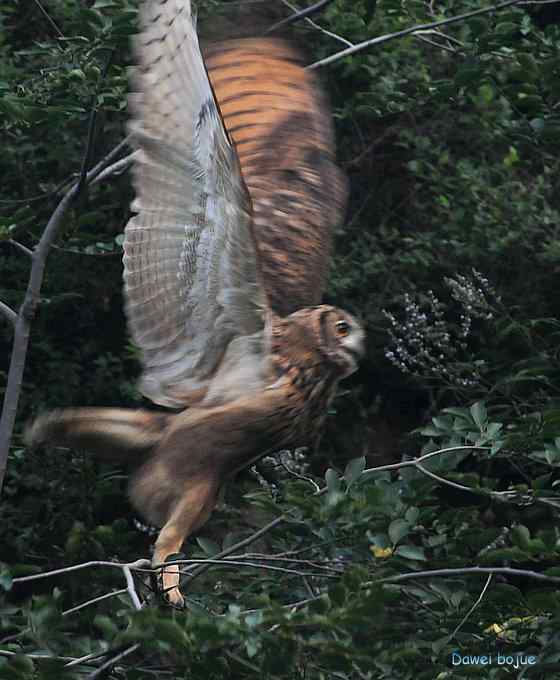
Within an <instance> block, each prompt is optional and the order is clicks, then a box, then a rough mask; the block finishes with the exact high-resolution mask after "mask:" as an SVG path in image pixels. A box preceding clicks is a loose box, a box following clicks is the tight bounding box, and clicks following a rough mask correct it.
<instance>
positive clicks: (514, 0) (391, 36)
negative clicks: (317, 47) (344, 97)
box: [307, 0, 522, 69]
mask: <svg viewBox="0 0 560 680" xmlns="http://www.w3.org/2000/svg"><path fill="white" fill-rule="evenodd" d="M521 1H522V0H507V2H502V3H500V4H498V5H492V6H490V7H483V8H481V9H476V10H473V11H472V12H465V13H464V14H459V15H457V16H455V17H450V18H449V19H441V20H439V21H432V22H431V23H429V24H419V25H417V26H411V27H410V28H405V29H404V30H402V31H396V32H395V33H388V34H386V35H381V36H378V37H377V38H370V39H369V40H364V42H361V43H358V44H357V45H354V46H353V47H348V48H347V49H345V50H341V51H340V52H336V53H335V54H331V55H330V56H329V57H325V58H324V59H319V61H316V62H315V63H313V64H310V65H309V66H308V67H307V68H308V69H315V68H319V67H320V66H326V65H327V64H332V63H333V62H334V61H338V60H339V59H344V58H345V57H349V56H350V55H351V54H355V53H356V52H361V51H362V50H365V49H366V48H368V47H372V46H373V45H381V44H383V43H386V42H389V41H390V40H396V39H397V38H404V37H405V36H407V35H412V34H414V33H418V32H420V31H426V30H429V29H431V28H438V27H439V26H448V25H449V24H455V23H457V22H459V21H465V20H466V19H470V18H471V17H475V16H480V15H481V14H490V13H491V12H498V11H500V10H502V9H505V8H506V7H513V6H514V5H519V4H520V3H521Z"/></svg>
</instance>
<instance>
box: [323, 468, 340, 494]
mask: <svg viewBox="0 0 560 680" xmlns="http://www.w3.org/2000/svg"><path fill="white" fill-rule="evenodd" d="M325 482H326V483H327V489H328V490H329V493H334V492H336V491H340V477H339V476H338V472H337V471H336V470H333V469H332V468H329V469H328V470H327V471H326V472H325Z"/></svg>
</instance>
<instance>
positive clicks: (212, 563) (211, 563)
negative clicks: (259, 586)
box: [142, 558, 339, 578]
mask: <svg viewBox="0 0 560 680" xmlns="http://www.w3.org/2000/svg"><path fill="white" fill-rule="evenodd" d="M191 564H201V565H205V566H206V565H208V567H230V566H232V567H252V568H253V569H263V570H265V571H278V572H281V573H283V574H294V575H295V576H315V577H317V578H338V577H339V574H321V573H316V572H307V571H299V569H288V568H286V567H274V566H273V565H271V564H258V563H256V562H246V561H245V560H233V559H228V560H222V559H214V558H209V559H200V560H198V559H186V560H169V562H164V563H163V564H154V566H153V568H152V569H149V570H142V571H155V570H157V569H164V568H166V567H170V566H172V565H179V566H180V565H191ZM181 573H182V574H190V573H191V572H190V571H181Z"/></svg>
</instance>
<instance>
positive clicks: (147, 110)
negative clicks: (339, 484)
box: [26, 0, 363, 606]
mask: <svg viewBox="0 0 560 680" xmlns="http://www.w3.org/2000/svg"><path fill="white" fill-rule="evenodd" d="M140 21H141V33H140V35H139V36H138V37H137V38H136V39H135V42H134V46H135V51H136V58H137V62H138V66H137V67H135V69H134V70H133V80H132V82H133V87H134V90H135V94H133V95H132V96H131V98H130V106H131V110H132V122H131V125H130V127H131V131H132V135H133V139H134V144H135V145H136V147H137V149H138V152H139V153H138V160H137V162H136V164H135V169H134V184H135V188H136V199H135V201H134V203H133V210H134V212H135V213H136V214H135V216H134V217H133V218H132V219H131V220H130V222H129V223H128V225H127V227H126V236H125V242H124V251H125V254H124V280H125V297H126V312H127V316H128V322H129V326H130V330H131V333H132V337H133V339H134V341H135V343H136V344H137V345H138V346H139V347H140V349H141V351H142V361H143V365H144V371H143V375H142V379H141V384H140V388H141V390H142V392H143V393H144V395H145V396H147V397H148V398H149V399H151V400H152V401H154V402H156V403H158V404H162V405H163V406H168V407H172V408H183V409H184V407H185V406H193V408H187V409H184V410H183V411H182V412H181V413H178V414H160V413H150V412H145V411H126V410H123V409H66V410H62V411H55V412H52V413H47V414H45V415H43V416H41V417H39V418H38V419H37V420H36V421H35V422H34V423H33V424H32V425H30V427H29V428H28V430H27V432H26V441H27V442H28V443H30V444H32V445H38V444H41V443H45V442H49V443H51V444H52V443H55V444H56V443H58V444H61V445H63V446H79V447H82V446H83V447H85V448H87V449H89V450H92V451H94V452H96V453H98V454H100V455H106V456H108V457H109V458H111V459H116V458H119V459H121V460H128V461H130V462H131V463H136V464H137V469H136V471H135V473H134V475H133V477H132V479H131V484H130V489H129V493H130V496H131V499H132V502H133V503H134V505H135V506H136V507H137V508H138V509H139V510H140V511H141V512H142V513H143V515H144V517H146V518H147V519H148V521H150V522H152V523H155V524H158V525H160V526H162V527H163V528H162V530H161V532H160V534H159V537H158V539H157V541H156V546H155V552H154V557H153V561H154V564H162V563H163V562H164V561H165V560H166V559H167V558H168V557H169V556H170V555H172V554H174V553H177V552H178V551H179V550H180V548H181V544H182V543H183V541H184V540H185V538H186V537H187V536H189V535H190V534H191V533H192V532H193V531H196V530H197V529H198V528H199V527H200V526H202V525H203V524H204V522H205V521H206V519H207V518H208V516H209V515H210V513H211V512H212V509H213V507H214V505H215V502H216V494H217V492H218V489H219V488H220V486H221V485H222V484H223V482H224V481H225V480H226V479H227V478H228V477H230V476H232V475H233V474H235V473H236V471H238V470H240V469H242V468H243V467H247V466H248V465H251V464H252V463H253V462H254V461H255V460H258V458H259V457H261V456H263V455H265V454H266V453H267V452H273V451H276V450H278V449H279V448H282V447H288V446H289V447H291V446H299V445H302V444H306V443H309V442H310V441H316V440H317V437H318V434H319V431H320V428H321V423H322V422H323V420H324V416H325V414H326V412H327V409H328V405H329V403H330V401H331V399H332V398H333V396H334V394H335V391H336V387H337V384H338V382H339V380H342V379H343V378H344V377H346V376H347V375H350V373H352V372H354V371H355V370H356V368H357V361H358V359H359V358H360V356H361V355H362V354H363V331H362V329H361V328H360V325H359V323H358V322H357V321H356V320H355V319H354V318H353V317H352V316H351V315H349V314H347V313H346V312H343V311H342V310H337V309H336V308H334V307H330V306H326V305H318V303H319V302H320V301H321V296H322V293H323V289H324V283H325V272H326V265H327V256H328V251H329V245H330V238H331V231H332V228H333V226H334V225H335V224H336V223H337V222H339V221H341V219H342V213H343V209H344V204H345V200H346V183H345V181H344V179H343V176H342V174H341V172H340V171H339V170H338V168H337V167H336V166H335V164H334V143H333V133H332V125H331V121H330V117H329V114H328V112H327V108H326V106H325V103H324V101H323V98H322V95H321V93H320V90H319V88H318V86H317V83H316V82H315V79H314V77H313V76H312V75H311V74H310V73H309V72H307V71H305V69H304V68H303V66H302V64H301V59H300V56H299V54H298V53H297V52H296V51H295V50H294V49H293V48H292V47H290V46H289V45H287V44H286V43H285V42H283V41H280V40H276V39H269V38H266V39H265V38H261V39H247V40H234V41H227V42H223V43H219V44H217V45H213V46H209V47H208V48H207V50H206V58H207V67H208V74H207V71H206V68H205V65H204V62H203V59H202V56H201V53H200V48H199V44H198V39H197V36H196V33H195V29H194V24H193V20H192V16H191V6H190V2H188V0H148V1H146V2H144V3H143V4H142V5H141V9H140ZM209 78H210V80H209ZM210 81H211V82H212V86H211V85H210ZM214 93H215V94H214ZM282 317H283V318H282ZM197 405H198V406H199V407H198V408H197ZM162 586H163V589H164V590H165V591H166V592H167V597H168V598H169V600H170V601H171V602H173V603H174V604H176V605H178V606H179V605H180V604H181V603H182V602H183V598H182V595H181V593H180V591H179V587H178V586H179V572H178V567H177V566H173V567H170V568H169V569H167V571H166V572H165V573H164V574H163V576H162Z"/></svg>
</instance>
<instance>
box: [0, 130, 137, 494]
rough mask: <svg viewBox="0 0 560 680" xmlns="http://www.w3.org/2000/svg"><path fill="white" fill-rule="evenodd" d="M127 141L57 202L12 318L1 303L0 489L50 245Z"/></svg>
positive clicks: (119, 145) (118, 146)
mask: <svg viewBox="0 0 560 680" xmlns="http://www.w3.org/2000/svg"><path fill="white" fill-rule="evenodd" d="M128 140H129V137H127V138H126V139H124V140H123V141H122V142H120V143H119V144H117V146H116V147H115V148H114V149H113V150H112V151H111V152H110V153H108V154H107V155H106V156H105V158H103V159H102V160H101V161H100V162H99V163H98V164H97V165H96V166H95V167H94V168H93V169H92V170H90V171H89V172H88V173H87V174H86V179H85V183H83V184H82V185H80V181H77V182H75V183H74V184H73V185H72V187H71V188H70V189H69V190H68V192H67V193H66V194H65V195H64V197H63V198H62V200H61V201H60V202H59V204H58V206H57V207H56V209H55V211H54V212H53V214H52V215H51V217H50V219H49V221H48V222H47V226H46V227H45V230H44V231H43V234H42V236H41V238H40V239H39V243H38V244H37V246H36V247H35V250H34V251H33V260H32V265H31V273H30V275H29V282H28V285H27V290H26V293H25V297H24V300H23V304H22V305H21V307H20V309H19V311H18V313H17V315H16V318H15V320H14V319H13V316H12V315H11V314H10V313H9V311H7V310H9V307H7V305H5V304H3V303H2V306H1V307H0V310H1V311H2V313H3V314H4V315H5V316H6V317H8V318H9V319H10V320H11V321H12V323H13V324H14V329H15V330H14V339H13V345H12V356H11V359H10V368H9V370H8V382H7V386H6V393H5V395H4V403H3V407H2V416H1V418H0V491H1V490H2V484H3V482H4V476H5V474H6V465H7V461H8V452H9V446H10V440H11V438H12V432H13V429H14V423H15V418H16V412H17V406H18V402H19V396H20V392H21V384H22V380H23V372H24V369H25V359H26V357H27V348H28V346H29V334H30V330H31V323H32V322H33V319H34V318H35V313H36V310H37V305H38V302H39V293H40V292H41V286H42V284H43V277H44V273H45V265H46V262H47V256H48V254H49V251H50V249H51V245H52V243H53V241H54V239H55V237H56V235H57V233H58V230H59V229H60V227H61V225H62V220H63V218H64V216H65V214H66V212H67V210H68V208H69V207H70V206H71V205H72V203H73V202H74V201H75V200H76V198H77V197H78V196H79V193H80V186H86V185H88V184H90V183H91V182H93V180H95V179H96V177H98V176H99V175H100V174H101V172H102V171H103V170H104V169H105V168H106V167H107V166H108V165H110V164H111V163H112V162H113V161H114V160H115V158H116V157H117V156H118V155H119V153H120V152H121V150H122V149H123V148H124V147H125V146H126V144H127V143H128ZM90 142H91V138H90ZM87 153H88V151H87V150H86V154H87ZM10 311H12V310H10ZM12 313H13V311H12Z"/></svg>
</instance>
